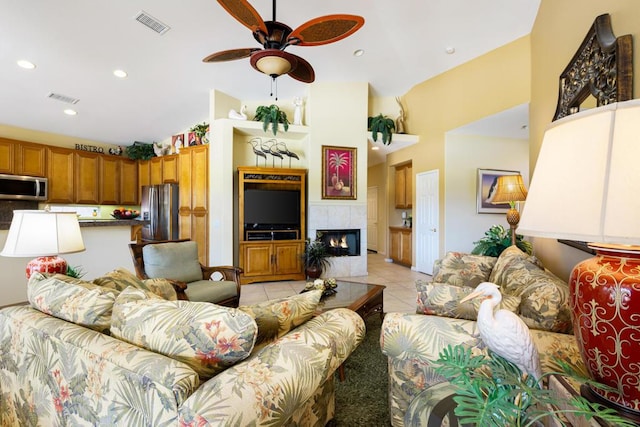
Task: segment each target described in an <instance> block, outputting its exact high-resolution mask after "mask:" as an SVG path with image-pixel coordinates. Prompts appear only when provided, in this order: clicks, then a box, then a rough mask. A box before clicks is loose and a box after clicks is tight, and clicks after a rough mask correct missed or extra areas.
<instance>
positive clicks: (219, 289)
mask: <svg viewBox="0 0 640 427" xmlns="http://www.w3.org/2000/svg"><path fill="white" fill-rule="evenodd" d="M185 293H186V294H187V297H188V298H189V301H202V302H213V303H216V302H219V301H224V300H226V299H229V298H233V297H235V296H237V295H238V285H237V284H236V282H234V281H231V280H218V281H213V280H196V281H195V282H190V283H189V284H188V285H187V290H186V291H185Z"/></svg>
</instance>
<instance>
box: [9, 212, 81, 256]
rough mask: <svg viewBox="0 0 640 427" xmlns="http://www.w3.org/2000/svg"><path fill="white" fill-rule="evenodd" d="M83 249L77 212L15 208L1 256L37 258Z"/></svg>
mask: <svg viewBox="0 0 640 427" xmlns="http://www.w3.org/2000/svg"><path fill="white" fill-rule="evenodd" d="M84 250H85V247H84V242H83V241H82V234H81V233H80V224H79V223H78V217H77V215H76V213H75V212H48V211H31V210H16V211H13V220H12V221H11V227H10V228H9V234H8V235H7V241H6V242H5V244H4V249H3V250H2V252H0V255H2V256H6V257H34V256H35V257H37V256H46V255H58V254H68V253H73V252H81V251H84Z"/></svg>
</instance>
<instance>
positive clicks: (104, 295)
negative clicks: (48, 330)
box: [27, 273, 119, 333]
mask: <svg viewBox="0 0 640 427" xmlns="http://www.w3.org/2000/svg"><path fill="white" fill-rule="evenodd" d="M118 293H119V291H117V290H114V289H107V288H103V287H101V286H98V285H95V284H93V283H91V282H85V281H82V280H79V279H74V278H72V277H69V276H65V275H64V274H56V275H54V276H46V275H43V274H40V273H34V274H33V275H32V276H31V278H30V279H29V282H28V283H27V298H28V299H29V303H31V306H32V307H33V308H35V309H36V310H39V311H41V312H43V313H46V314H49V315H51V316H54V317H57V318H59V319H63V320H66V321H68V322H72V323H75V324H78V325H82V326H86V327H87V328H91V329H95V330H96V331H98V332H102V333H105V332H106V333H108V332H109V325H110V324H111V311H112V309H113V303H114V301H115V299H116V296H117V295H118Z"/></svg>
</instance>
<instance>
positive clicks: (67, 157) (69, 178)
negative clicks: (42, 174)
mask: <svg viewBox="0 0 640 427" xmlns="http://www.w3.org/2000/svg"><path fill="white" fill-rule="evenodd" d="M74 153H75V151H74V150H70V149H68V148H60V147H48V148H47V178H48V179H49V196H48V199H47V201H48V202H49V203H74V202H75V195H74V179H73V177H74Z"/></svg>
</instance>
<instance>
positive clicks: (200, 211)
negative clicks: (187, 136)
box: [170, 145, 209, 265]
mask: <svg viewBox="0 0 640 427" xmlns="http://www.w3.org/2000/svg"><path fill="white" fill-rule="evenodd" d="M175 158H176V160H177V163H176V164H175V166H173V165H172V164H171V163H170V167H173V168H175V169H176V170H178V171H179V173H180V175H179V178H177V181H178V186H179V197H180V208H179V219H178V221H179V229H180V238H181V239H190V240H194V241H195V242H197V243H198V258H199V260H200V262H201V263H202V264H204V265H208V264H209V262H208V261H209V232H208V230H209V146H208V145H197V146H193V147H185V148H182V149H181V150H180V154H179V155H177V156H175Z"/></svg>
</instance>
